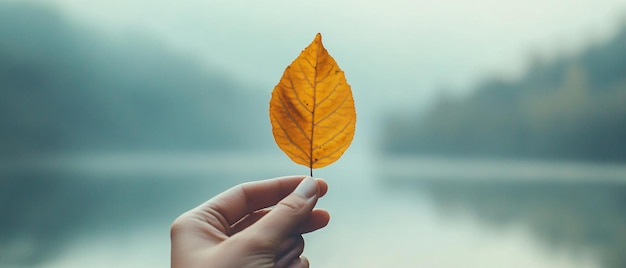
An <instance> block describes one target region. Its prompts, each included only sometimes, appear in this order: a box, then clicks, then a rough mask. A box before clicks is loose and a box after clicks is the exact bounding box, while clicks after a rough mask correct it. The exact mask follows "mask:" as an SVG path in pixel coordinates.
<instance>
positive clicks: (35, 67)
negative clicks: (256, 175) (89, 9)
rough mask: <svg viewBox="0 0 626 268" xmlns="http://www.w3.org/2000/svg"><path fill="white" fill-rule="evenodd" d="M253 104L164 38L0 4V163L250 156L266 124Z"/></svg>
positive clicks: (259, 106)
mask: <svg viewBox="0 0 626 268" xmlns="http://www.w3.org/2000/svg"><path fill="white" fill-rule="evenodd" d="M129 32H131V33H132V30H130V31H129ZM259 96H260V95H259ZM253 99H254V97H253V96H251V94H250V92H249V91H245V90H242V88H241V87H240V86H238V85H237V83H236V82H233V80H231V79H230V78H228V77H226V76H224V75H223V74H221V73H220V72H219V70H218V69H217V68H215V69H210V68H207V67H206V66H204V65H203V64H200V62H199V61H198V60H196V59H193V58H191V57H186V56H180V55H178V54H177V53H174V52H172V51H170V50H168V49H167V48H165V47H164V46H163V45H161V44H160V42H158V40H155V39H151V38H150V37H146V36H141V35H133V34H130V33H129V34H128V35H127V36H106V35H105V34H102V33H98V32H97V31H95V30H94V29H89V28H88V27H86V26H82V25H77V24H76V23H72V22H70V21H68V20H67V19H66V18H65V17H63V16H62V15H60V14H58V13H57V12H55V11H54V10H51V9H48V8H46V7H42V6H39V5H37V6H35V5H34V4H32V5H28V4H10V3H3V4H0V156H5V157H7V156H8V157H14V156H19V155H27V154H31V153H55V152H60V151H64V152H66V151H116V150H152V151H155V150H156V151H163V150H198V151H201V150H207V149H222V148H228V149H237V148H246V149H249V148H250V146H254V145H253V142H252V141H251V140H250V139H251V136H250V135H252V134H251V131H250V130H253V129H255V128H258V126H260V125H263V124H268V123H267V122H266V121H267V120H266V118H265V114H264V112H265V111H266V103H265V102H260V101H259V100H258V99H255V100H254V101H252V100H253ZM263 99H265V96H263Z"/></svg>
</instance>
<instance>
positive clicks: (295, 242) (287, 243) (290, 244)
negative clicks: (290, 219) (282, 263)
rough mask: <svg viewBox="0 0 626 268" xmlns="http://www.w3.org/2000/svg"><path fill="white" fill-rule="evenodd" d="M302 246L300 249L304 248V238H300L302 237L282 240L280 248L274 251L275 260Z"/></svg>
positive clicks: (295, 236) (294, 236)
mask: <svg viewBox="0 0 626 268" xmlns="http://www.w3.org/2000/svg"><path fill="white" fill-rule="evenodd" d="M300 245H301V246H302V248H304V238H303V237H302V235H299V234H297V235H292V236H290V237H289V238H287V239H286V240H284V241H283V242H282V243H281V244H280V246H278V248H277V249H276V259H277V260H278V259H280V258H282V257H283V256H285V255H286V254H287V253H289V252H290V251H291V250H292V249H293V248H295V247H298V246H300Z"/></svg>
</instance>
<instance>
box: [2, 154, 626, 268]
mask: <svg viewBox="0 0 626 268" xmlns="http://www.w3.org/2000/svg"><path fill="white" fill-rule="evenodd" d="M306 173H308V170H307V169H306V168H304V167H300V166H296V165H294V164H291V163H290V162H288V160H286V159H285V157H284V156H282V155H267V154H254V153H252V154H250V153H228V154H219V155H218V154H210V155H207V154H188V153H186V154H155V153H150V154H124V153H119V154H99V155H64V156H56V157H50V156H49V157H41V158H38V159H30V160H28V161H19V160H15V161H8V162H7V161H5V162H3V163H0V178H1V179H0V210H1V211H2V221H1V223H0V266H1V267H33V268H34V267H37V268H39V267H41V268H44V267H169V227H170V224H171V222H172V221H173V220H174V219H175V218H176V217H177V216H178V215H179V214H181V213H183V212H184V211H186V210H188V209H190V208H192V207H194V206H196V205H198V204H200V203H201V202H203V201H205V200H206V199H208V198H210V197H212V196H213V195H215V194H217V193H219V192H221V191H223V190H225V189H227V188H229V187H231V186H234V185H236V184H238V183H241V182H245V181H251V180H259V179H265V178H272V177H277V176H283V175H291V174H306ZM315 173H316V176H318V177H323V178H325V179H326V180H327V181H328V183H329V193H328V195H327V196H326V197H324V198H322V199H321V200H320V202H319V203H318V207H321V208H325V209H327V210H329V211H330V213H331V222H330V224H329V226H328V227H326V228H324V229H322V230H320V231H318V232H315V233H312V234H308V235H306V236H305V237H306V238H305V239H306V243H307V246H306V249H305V253H304V254H305V255H306V256H307V257H309V259H310V260H311V265H312V267H437V268H446V267H483V268H491V267H494V268H496V267H497V268H500V267H524V268H527V267H533V268H541V267H546V268H547V267H550V268H558V267H564V268H565V267H567V268H577V267H602V268H619V267H626V255H624V254H623V252H625V251H626V210H624V207H626V166H623V165H609V164H588V163H547V162H528V161H526V162H514V161H508V162H507V161H493V160H482V161H481V160H475V159H470V160H463V159H443V158H383V159H372V158H367V157H363V158H361V159H359V158H358V157H354V155H352V156H350V157H346V158H344V159H342V160H340V161H339V162H338V163H337V164H335V165H331V166H329V167H327V168H324V169H320V170H316V171H315Z"/></svg>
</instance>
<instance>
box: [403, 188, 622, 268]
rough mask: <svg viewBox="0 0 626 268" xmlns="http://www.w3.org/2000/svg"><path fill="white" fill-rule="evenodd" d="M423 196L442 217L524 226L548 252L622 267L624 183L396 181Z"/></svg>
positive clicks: (503, 227) (500, 227) (491, 226)
mask: <svg viewBox="0 0 626 268" xmlns="http://www.w3.org/2000/svg"><path fill="white" fill-rule="evenodd" d="M396 182H397V183H396V185H395V186H394V187H395V188H400V189H402V188H404V189H406V188H412V189H414V190H415V191H414V192H415V193H424V194H426V195H427V196H428V197H429V198H430V199H431V200H432V201H433V204H434V205H435V207H436V210H437V211H438V213H439V214H440V216H442V217H446V218H448V219H449V220H454V219H456V218H458V217H460V215H467V214H470V215H471V216H473V217H474V218H476V219H479V221H480V222H481V223H483V224H485V226H486V227H487V228H489V229H492V230H506V229H507V228H510V227H512V226H515V225H519V224H523V225H525V226H527V227H528V229H530V230H531V231H532V233H533V234H534V236H535V237H536V238H537V239H539V240H540V241H541V242H542V243H543V244H544V245H545V246H546V248H547V250H549V251H552V252H563V251H566V252H567V253H568V254H569V255H571V256H576V255H578V254H586V253H587V252H594V253H597V255H598V256H599V259H600V262H601V265H602V267H606V268H618V267H626V256H624V254H623V252H624V250H626V213H625V212H624V207H625V205H626V184H624V183H617V182H603V181H599V182H596V181H594V178H589V179H588V180H587V181H578V182H563V181H554V180H551V179H549V178H546V179H545V180H538V181H507V180H506V179H503V180H495V181H492V180H489V181H467V180H455V181H450V180H438V179H432V180H429V179H424V178H420V179H419V180H414V182H413V183H407V178H402V179H401V180H397V181H396Z"/></svg>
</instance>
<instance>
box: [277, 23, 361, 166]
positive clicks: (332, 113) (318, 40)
mask: <svg viewBox="0 0 626 268" xmlns="http://www.w3.org/2000/svg"><path fill="white" fill-rule="evenodd" d="M270 121H271V123H272V132H273V134H274V139H275V140H276V144H278V147H280V149H281V150H283V152H285V154H287V156H289V158H291V160H293V161H294V162H296V163H298V164H301V165H305V166H308V167H309V168H310V169H311V176H312V175H313V169H314V168H321V167H325V166H327V165H330V164H331V163H333V162H335V161H337V160H338V159H339V158H340V157H341V155H343V153H344V152H345V151H346V149H348V147H349V146H350V143H351V142H352V138H353V137H354V129H355V125H356V112H355V109H354V99H353V98H352V91H351V89H350V85H348V82H347V81H346V77H345V75H344V73H343V71H342V70H341V69H340V68H339V66H338V65H337V63H336V62H335V60H334V59H333V57H331V56H330V54H328V51H326V48H324V46H323V45H322V36H321V34H319V33H318V34H317V35H316V36H315V39H314V40H313V42H312V43H311V44H310V45H309V46H308V47H306V48H305V49H304V50H303V51H302V52H301V53H300V55H299V56H298V57H297V58H296V59H295V60H294V61H293V62H292V63H291V65H289V66H287V69H285V72H284V73H283V77H282V78H281V79H280V82H278V85H276V87H274V91H273V92H272V99H271V100H270Z"/></svg>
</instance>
